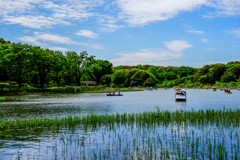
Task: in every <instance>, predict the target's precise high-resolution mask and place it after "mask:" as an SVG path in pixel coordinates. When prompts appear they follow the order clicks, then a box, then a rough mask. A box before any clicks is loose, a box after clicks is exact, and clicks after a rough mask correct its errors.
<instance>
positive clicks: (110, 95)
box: [107, 94, 123, 96]
mask: <svg viewBox="0 0 240 160" xmlns="http://www.w3.org/2000/svg"><path fill="white" fill-rule="evenodd" d="M107 96H123V94H116V95H113V94H107Z"/></svg>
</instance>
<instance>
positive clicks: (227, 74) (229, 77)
mask: <svg viewBox="0 0 240 160" xmlns="http://www.w3.org/2000/svg"><path fill="white" fill-rule="evenodd" d="M235 80H236V76H235V75H234V74H233V73H231V72H225V73H224V74H223V75H222V77H221V82H227V83H228V82H231V81H235Z"/></svg>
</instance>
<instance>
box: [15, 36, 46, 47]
mask: <svg viewBox="0 0 240 160" xmlns="http://www.w3.org/2000/svg"><path fill="white" fill-rule="evenodd" d="M17 39H19V40H21V41H22V42H27V43H30V44H33V45H37V46H43V45H45V44H44V43H41V42H39V41H38V38H36V37H30V36H23V37H19V38H17Z"/></svg>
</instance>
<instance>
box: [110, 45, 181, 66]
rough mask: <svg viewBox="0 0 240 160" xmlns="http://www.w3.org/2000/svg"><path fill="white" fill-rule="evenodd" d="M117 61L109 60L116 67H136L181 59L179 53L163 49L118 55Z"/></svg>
mask: <svg viewBox="0 0 240 160" xmlns="http://www.w3.org/2000/svg"><path fill="white" fill-rule="evenodd" d="M117 55H120V56H121V57H120V58H119V59H110V62H112V63H113V64H114V65H115V66H117V65H138V64H152V63H154V62H155V63H156V61H157V62H161V61H166V60H171V59H178V58H181V57H182V54H181V53H172V52H169V51H166V50H163V49H142V50H140V51H139V52H132V53H118V54H117Z"/></svg>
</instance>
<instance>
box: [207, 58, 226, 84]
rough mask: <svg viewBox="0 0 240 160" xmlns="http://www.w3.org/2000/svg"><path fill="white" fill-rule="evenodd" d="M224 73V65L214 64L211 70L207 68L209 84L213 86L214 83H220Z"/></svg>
mask: <svg viewBox="0 0 240 160" xmlns="http://www.w3.org/2000/svg"><path fill="white" fill-rule="evenodd" d="M211 66H212V65H211ZM225 71H226V67H225V64H220V63H217V64H214V65H213V66H212V67H211V68H209V83H211V84H214V83H215V81H220V80H221V76H222V75H223V74H224V72H225Z"/></svg>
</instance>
